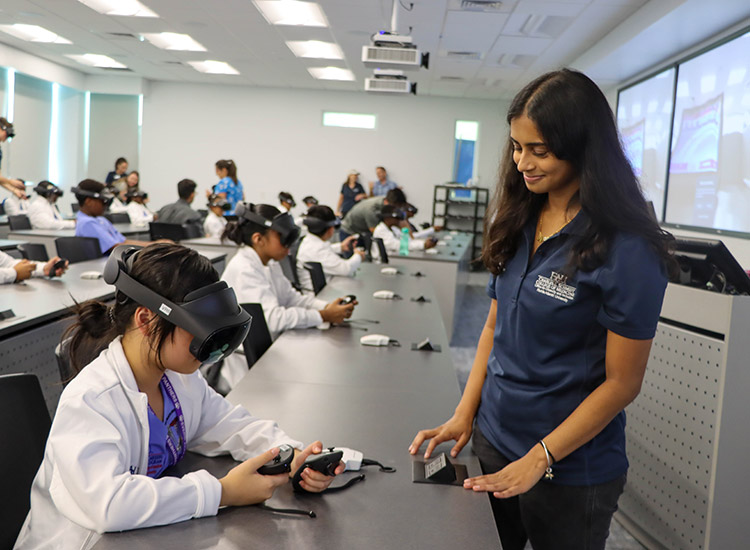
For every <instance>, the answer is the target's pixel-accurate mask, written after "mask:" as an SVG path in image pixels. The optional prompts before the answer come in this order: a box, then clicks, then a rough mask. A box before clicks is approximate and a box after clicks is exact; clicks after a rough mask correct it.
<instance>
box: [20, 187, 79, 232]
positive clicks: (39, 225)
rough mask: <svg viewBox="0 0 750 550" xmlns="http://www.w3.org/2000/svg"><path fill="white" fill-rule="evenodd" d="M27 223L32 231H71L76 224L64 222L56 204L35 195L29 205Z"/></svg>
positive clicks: (68, 221) (69, 221)
mask: <svg viewBox="0 0 750 550" xmlns="http://www.w3.org/2000/svg"><path fill="white" fill-rule="evenodd" d="M28 216H29V221H31V227H33V228H34V229H73V228H74V227H75V226H76V222H74V221H73V220H64V219H63V217H62V214H60V210H58V209H57V205H56V204H52V203H51V202H49V201H48V200H47V199H45V198H44V197H42V196H40V195H37V196H36V197H34V198H33V199H31V201H30V204H29V213H28Z"/></svg>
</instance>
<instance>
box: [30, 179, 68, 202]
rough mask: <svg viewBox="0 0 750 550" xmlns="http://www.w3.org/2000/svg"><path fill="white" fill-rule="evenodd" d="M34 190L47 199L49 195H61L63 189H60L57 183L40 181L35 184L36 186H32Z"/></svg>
mask: <svg viewBox="0 0 750 550" xmlns="http://www.w3.org/2000/svg"><path fill="white" fill-rule="evenodd" d="M34 191H35V192H36V194H37V195H39V196H41V197H44V198H45V199H49V198H50V197H54V196H57V197H62V196H63V191H62V189H60V188H59V187H58V186H57V185H55V184H54V183H52V182H51V181H40V182H39V183H37V184H36V187H34Z"/></svg>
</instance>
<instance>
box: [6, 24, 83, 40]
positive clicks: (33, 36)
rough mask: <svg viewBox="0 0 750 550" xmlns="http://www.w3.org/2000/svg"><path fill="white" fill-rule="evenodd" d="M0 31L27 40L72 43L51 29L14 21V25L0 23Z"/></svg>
mask: <svg viewBox="0 0 750 550" xmlns="http://www.w3.org/2000/svg"><path fill="white" fill-rule="evenodd" d="M0 31H3V32H4V33H7V34H9V35H11V36H15V37H16V38H19V39H21V40H26V41H27V42H44V43H46V44H72V42H71V41H70V40H68V39H67V38H63V37H62V36H60V35H58V34H55V33H54V32H52V31H49V30H47V29H45V28H44V27H40V26H38V25H25V24H23V23H16V24H14V25H0Z"/></svg>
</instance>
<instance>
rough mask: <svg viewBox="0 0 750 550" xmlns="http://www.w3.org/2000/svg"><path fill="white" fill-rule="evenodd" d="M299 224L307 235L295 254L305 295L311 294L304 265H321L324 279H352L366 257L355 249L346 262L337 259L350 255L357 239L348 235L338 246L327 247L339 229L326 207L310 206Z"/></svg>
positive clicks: (335, 219) (308, 273)
mask: <svg viewBox="0 0 750 550" xmlns="http://www.w3.org/2000/svg"><path fill="white" fill-rule="evenodd" d="M302 223H304V224H305V225H306V226H307V230H308V235H306V236H305V237H304V238H303V239H302V241H301V242H300V244H299V250H298V251H297V277H298V278H299V284H300V287H302V289H303V290H305V291H308V290H312V280H311V279H310V272H309V271H307V269H305V268H304V267H303V264H304V263H305V262H320V265H321V266H322V267H323V273H325V275H326V277H329V276H333V275H338V276H340V277H353V276H354V273H355V272H356V271H357V268H358V267H359V266H360V264H361V263H362V260H363V259H364V257H365V251H364V250H362V249H354V254H352V256H351V257H350V258H349V259H348V260H345V259H344V258H342V257H341V256H339V254H340V253H341V252H352V249H353V248H354V243H355V241H356V240H357V237H356V236H354V235H350V236H349V237H347V238H346V239H344V240H343V241H342V242H340V243H336V244H331V243H330V240H331V238H333V234H334V232H335V231H336V229H337V228H338V227H339V226H340V225H341V222H340V220H339V219H338V218H337V217H336V215H335V214H334V213H333V210H331V209H330V208H329V207H328V206H312V207H310V209H309V210H308V211H307V215H306V216H305V217H304V218H303V220H302Z"/></svg>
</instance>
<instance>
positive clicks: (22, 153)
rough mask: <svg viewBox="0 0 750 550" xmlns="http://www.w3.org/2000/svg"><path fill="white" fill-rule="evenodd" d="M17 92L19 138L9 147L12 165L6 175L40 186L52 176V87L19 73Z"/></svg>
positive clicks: (17, 74) (15, 116)
mask: <svg viewBox="0 0 750 550" xmlns="http://www.w3.org/2000/svg"><path fill="white" fill-rule="evenodd" d="M15 90H16V93H15V110H14V115H13V126H14V129H15V131H16V137H15V138H13V141H12V142H11V143H10V144H9V145H7V146H6V152H7V153H8V156H9V157H10V158H9V160H10V165H9V166H8V167H7V169H5V170H4V172H5V173H6V174H7V175H8V176H11V177H14V178H20V179H23V180H26V181H31V182H39V181H41V180H44V179H47V175H48V167H49V138H50V124H51V122H52V84H50V83H49V82H46V81H44V80H39V79H38V78H34V77H31V76H27V75H24V74H19V73H16V87H15ZM4 168H5V167H4Z"/></svg>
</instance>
